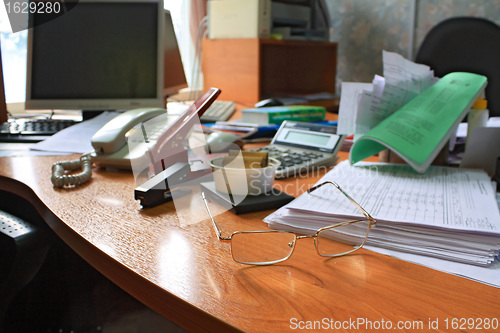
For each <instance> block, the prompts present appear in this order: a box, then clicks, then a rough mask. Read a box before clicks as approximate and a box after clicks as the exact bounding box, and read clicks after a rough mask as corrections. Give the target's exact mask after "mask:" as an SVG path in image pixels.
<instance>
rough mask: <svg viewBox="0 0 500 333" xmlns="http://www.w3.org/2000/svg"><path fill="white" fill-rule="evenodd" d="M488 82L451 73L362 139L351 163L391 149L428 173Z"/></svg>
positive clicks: (350, 158) (351, 155) (478, 77)
mask: <svg viewBox="0 0 500 333" xmlns="http://www.w3.org/2000/svg"><path fill="white" fill-rule="evenodd" d="M486 83H487V79H486V77H485V76H482V75H478V74H473V73H461V72H456V73H450V74H447V75H446V76H444V77H443V78H441V79H440V80H439V81H438V82H436V83H435V84H434V85H432V86H431V87H429V88H428V89H426V90H425V91H423V92H422V93H421V94H419V95H418V96H416V97H415V98H414V99H412V100H411V101H410V102H408V103H407V104H406V105H404V106H403V107H402V108H400V109H399V110H397V111H396V112H394V113H393V114H392V115H390V116H389V117H387V118H386V119H385V120H383V121H382V122H381V123H380V124H378V125H377V126H376V127H375V128H373V129H371V130H370V131H369V132H368V133H366V134H365V135H363V136H362V137H361V138H359V139H358V140H357V141H356V142H355V143H354V145H353V146H352V148H351V152H350V155H349V160H350V162H351V164H355V163H356V162H359V161H361V160H363V159H365V158H367V157H370V156H372V155H375V154H377V153H378V152H380V151H382V150H384V149H386V148H389V149H390V150H392V151H394V152H395V153H396V154H398V155H399V156H400V157H401V158H402V159H403V160H405V161H406V162H407V163H408V164H409V165H411V166H412V167H413V168H414V169H415V170H416V171H417V172H419V173H424V172H425V170H427V168H428V167H429V165H430V164H431V163H432V161H433V160H434V159H435V158H436V156H437V155H438V153H439V152H440V151H441V149H442V148H443V147H444V145H445V144H446V142H447V141H448V139H449V138H450V135H451V134H452V131H453V130H455V128H456V126H457V125H458V123H460V122H461V121H462V119H463V118H464V117H465V116H466V115H467V113H468V111H469V110H470V108H471V106H472V104H473V103H474V102H475V100H476V99H477V98H479V97H480V96H481V94H482V93H483V90H484V88H485V86H486Z"/></svg>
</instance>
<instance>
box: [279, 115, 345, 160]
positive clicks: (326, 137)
mask: <svg viewBox="0 0 500 333" xmlns="http://www.w3.org/2000/svg"><path fill="white" fill-rule="evenodd" d="M336 130H337V129H336V127H332V126H325V125H318V124H310V123H300V122H288V121H286V122H284V123H283V124H282V126H281V127H280V129H279V130H278V133H276V135H275V137H274V138H273V141H272V142H271V143H275V144H280V145H286V146H291V147H298V148H303V149H312V150H315V151H323V152H327V153H332V152H333V151H334V150H335V148H337V145H338V144H339V141H340V135H337V134H335V132H336Z"/></svg>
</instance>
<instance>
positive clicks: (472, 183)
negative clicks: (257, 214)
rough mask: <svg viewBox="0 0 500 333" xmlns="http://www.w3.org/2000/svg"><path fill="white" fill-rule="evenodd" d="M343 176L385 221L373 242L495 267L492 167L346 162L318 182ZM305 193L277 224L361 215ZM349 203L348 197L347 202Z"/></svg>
mask: <svg viewBox="0 0 500 333" xmlns="http://www.w3.org/2000/svg"><path fill="white" fill-rule="evenodd" d="M325 180H332V181H335V182H336V183H337V184H339V185H340V187H341V188H342V189H343V190H344V191H346V192H347V193H348V194H349V195H350V196H351V197H352V198H353V199H354V200H356V201H357V202H358V203H359V204H360V205H361V206H362V207H363V208H364V209H365V210H366V211H367V212H368V213H369V214H371V215H372V216H373V217H374V218H375V219H376V220H377V226H376V228H373V229H372V230H371V231H370V234H369V236H368V241H367V245H368V246H374V247H379V248H385V249H391V250H397V251H401V252H406V253H412V254H419V255H426V256H431V257H435V258H441V259H446V260H452V261H455V262H460V263H467V264H474V265H478V266H489V265H491V264H492V263H493V262H494V261H495V258H496V257H497V256H498V255H499V252H500V214H499V210H498V206H497V204H496V201H495V192H494V190H493V188H492V185H491V181H490V179H489V177H488V176H487V175H486V173H485V172H483V171H479V170H467V169H457V168H446V167H436V166H431V167H430V168H429V169H428V171H427V172H426V173H425V174H416V173H415V172H414V171H413V170H412V169H411V167H409V166H408V165H388V164H378V163H377V164H367V163H362V164H360V166H349V164H348V162H347V161H344V162H342V163H340V164H339V165H338V166H336V167H335V168H334V169H333V170H332V171H330V172H329V173H328V174H326V175H325V176H324V177H323V179H321V180H320V181H319V182H318V183H321V182H323V181H325ZM320 190H323V191H324V192H323V195H322V196H312V195H310V194H308V193H304V194H303V195H301V196H300V197H298V198H297V199H295V200H294V201H292V202H291V203H290V204H288V205H286V206H284V207H283V208H281V209H279V210H278V211H276V212H275V213H273V214H271V215H269V216H268V217H266V218H265V221H266V222H267V223H269V226H270V227H271V228H276V229H284V230H291V231H295V232H300V233H305V234H313V233H315V232H316V230H318V229H319V228H321V227H324V226H327V225H331V224H334V223H335V218H337V217H339V216H352V217H359V216H361V215H357V214H356V212H355V210H353V209H352V207H351V205H349V204H348V205H347V206H346V205H343V204H340V203H337V202H333V201H331V204H325V200H324V197H325V196H326V197H327V196H328V195H329V194H328V191H330V192H331V191H332V188H331V187H329V188H327V187H322V188H320V189H318V190H317V191H320ZM346 202H347V201H346Z"/></svg>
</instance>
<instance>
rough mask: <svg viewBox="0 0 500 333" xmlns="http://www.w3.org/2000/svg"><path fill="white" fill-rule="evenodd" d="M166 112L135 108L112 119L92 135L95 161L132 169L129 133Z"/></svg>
mask: <svg viewBox="0 0 500 333" xmlns="http://www.w3.org/2000/svg"><path fill="white" fill-rule="evenodd" d="M166 114H167V111H166V110H165V109H135V110H130V111H127V112H124V113H122V114H120V115H118V116H116V117H115V118H113V119H111V120H110V121H109V122H108V123H107V124H106V125H104V126H103V127H102V128H101V129H100V130H99V131H97V132H96V133H95V134H94V136H93V137H92V140H91V143H92V147H93V148H94V153H92V158H93V160H94V162H96V163H97V164H99V165H102V166H111V167H117V168H124V169H130V168H131V165H130V159H131V158H133V156H131V155H130V151H129V148H128V146H127V133H128V132H129V131H130V130H131V129H133V128H134V127H136V126H137V125H139V124H142V123H145V122H147V121H148V120H152V119H155V118H157V117H159V116H161V115H165V116H166ZM143 153H144V152H143Z"/></svg>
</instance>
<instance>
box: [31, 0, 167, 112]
mask: <svg viewBox="0 0 500 333" xmlns="http://www.w3.org/2000/svg"><path fill="white" fill-rule="evenodd" d="M43 15H44V17H42V16H40V17H39V14H37V13H34V14H30V17H29V19H30V26H31V27H32V28H30V29H29V32H28V66H27V86H26V109H63V110H67V109H74V110H127V109H132V108H141V107H162V106H163V75H162V74H163V61H164V60H163V58H164V57H163V54H164V46H163V45H164V35H165V30H164V15H165V13H164V9H163V0H100V1H89V0H79V1H78V3H77V4H76V5H75V6H74V7H73V8H72V9H71V10H69V11H67V12H66V13H65V14H63V15H60V16H59V17H56V18H54V19H52V20H50V21H49V22H46V23H43V24H38V23H39V22H42V20H46V19H47V14H43ZM37 20H38V23H37ZM163 107H164V106H163Z"/></svg>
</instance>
